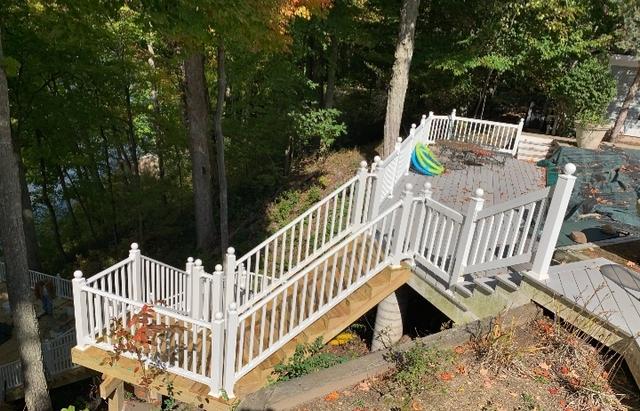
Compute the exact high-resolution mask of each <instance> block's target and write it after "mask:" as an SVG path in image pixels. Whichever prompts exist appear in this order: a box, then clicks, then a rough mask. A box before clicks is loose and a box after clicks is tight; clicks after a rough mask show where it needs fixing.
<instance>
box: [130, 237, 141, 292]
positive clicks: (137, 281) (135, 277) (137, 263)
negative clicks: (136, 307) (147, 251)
mask: <svg viewBox="0 0 640 411" xmlns="http://www.w3.org/2000/svg"><path fill="white" fill-rule="evenodd" d="M129 258H131V261H132V263H131V281H132V287H131V288H132V293H133V295H132V297H133V300H134V301H142V298H141V296H142V264H141V260H140V250H139V249H138V243H132V244H131V250H129Z"/></svg>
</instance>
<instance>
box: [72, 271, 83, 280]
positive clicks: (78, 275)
mask: <svg viewBox="0 0 640 411" xmlns="http://www.w3.org/2000/svg"><path fill="white" fill-rule="evenodd" d="M73 278H82V271H80V270H76V271H74V272H73Z"/></svg>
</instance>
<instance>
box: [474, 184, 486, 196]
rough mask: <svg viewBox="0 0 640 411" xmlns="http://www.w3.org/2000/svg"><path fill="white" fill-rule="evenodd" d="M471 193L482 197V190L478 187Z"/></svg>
mask: <svg viewBox="0 0 640 411" xmlns="http://www.w3.org/2000/svg"><path fill="white" fill-rule="evenodd" d="M473 195H474V196H475V197H477V198H482V197H483V196H484V190H483V189H481V188H480V187H478V188H476V191H474V193H473Z"/></svg>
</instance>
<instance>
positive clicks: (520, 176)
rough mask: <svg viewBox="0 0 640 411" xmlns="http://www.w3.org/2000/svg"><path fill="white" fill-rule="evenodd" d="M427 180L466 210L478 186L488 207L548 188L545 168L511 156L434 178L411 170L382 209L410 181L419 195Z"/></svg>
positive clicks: (442, 197)
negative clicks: (501, 164) (503, 159)
mask: <svg viewBox="0 0 640 411" xmlns="http://www.w3.org/2000/svg"><path fill="white" fill-rule="evenodd" d="M425 182H430V183H431V187H432V188H431V189H432V191H433V198H434V199H436V200H438V201H440V202H442V203H443V204H445V205H447V206H449V207H451V208H453V209H454V210H456V211H464V210H465V209H466V207H467V204H468V202H469V197H471V196H472V195H473V193H474V191H475V189H476V188H482V189H483V190H484V192H485V194H484V199H485V203H484V206H485V207H489V206H491V205H493V204H498V203H502V202H505V201H509V200H511V199H513V198H516V197H518V196H520V195H522V194H526V193H528V192H531V191H535V190H539V189H541V188H544V171H543V170H542V169H541V168H539V167H537V166H536V165H535V164H533V163H528V162H525V161H520V160H516V159H514V158H508V159H507V160H506V162H505V165H504V166H500V165H491V164H489V165H482V166H467V167H465V168H464V169H461V170H446V171H445V173H444V174H442V175H439V176H433V177H431V176H423V175H420V174H417V173H415V172H413V171H409V173H408V174H407V175H405V176H403V177H402V178H401V179H400V181H399V182H398V183H397V184H396V185H395V187H394V191H393V193H392V197H390V198H387V199H385V201H384V202H383V204H382V209H385V208H387V207H388V206H390V205H391V204H392V203H393V201H397V199H398V198H400V194H401V193H402V190H403V189H404V186H405V185H406V184H407V183H411V184H412V185H413V187H414V188H413V191H414V194H416V195H418V194H419V193H420V192H421V191H422V190H423V188H424V183H425Z"/></svg>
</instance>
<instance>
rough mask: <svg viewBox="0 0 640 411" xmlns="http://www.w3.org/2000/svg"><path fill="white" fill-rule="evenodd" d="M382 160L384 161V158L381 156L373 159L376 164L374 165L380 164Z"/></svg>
mask: <svg viewBox="0 0 640 411" xmlns="http://www.w3.org/2000/svg"><path fill="white" fill-rule="evenodd" d="M381 160H382V157H380V156H375V157H374V158H373V162H374V163H379V162H380V161H381Z"/></svg>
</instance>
